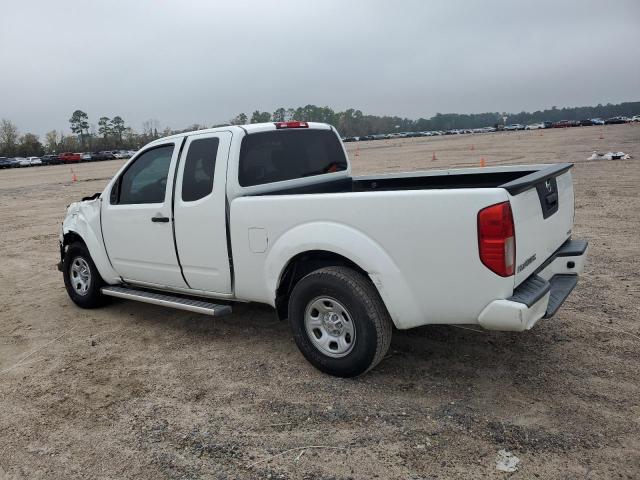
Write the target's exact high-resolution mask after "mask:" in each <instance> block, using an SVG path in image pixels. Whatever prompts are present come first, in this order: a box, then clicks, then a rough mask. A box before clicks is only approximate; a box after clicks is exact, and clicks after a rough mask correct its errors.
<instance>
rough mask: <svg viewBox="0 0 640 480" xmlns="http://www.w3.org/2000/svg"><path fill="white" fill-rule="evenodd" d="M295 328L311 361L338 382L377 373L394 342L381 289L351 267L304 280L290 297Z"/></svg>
mask: <svg viewBox="0 0 640 480" xmlns="http://www.w3.org/2000/svg"><path fill="white" fill-rule="evenodd" d="M289 323H290V325H291V329H292V331H293V337H294V340H295V342H296V344H297V345H298V348H299V349H300V351H301V352H302V354H303V355H304V356H305V358H306V359H307V360H308V361H309V362H310V363H311V364H312V365H313V366H315V367H316V368H317V369H318V370H320V371H322V372H324V373H328V374H330V375H335V376H338V377H355V376H357V375H361V374H363V373H365V372H367V371H368V370H370V369H372V368H373V367H375V366H376V365H377V364H378V363H379V362H380V361H381V360H382V358H383V357H384V355H385V354H386V353H387V351H388V349H389V344H390V343H391V330H392V323H391V318H390V317H389V313H388V312H387V309H386V307H385V305H384V303H383V302H382V299H381V298H380V296H379V294H378V292H377V290H376V289H375V288H374V286H373V285H372V284H371V282H370V281H369V279H368V278H366V277H365V276H364V275H362V274H361V273H359V272H356V271H355V270H353V269H351V268H347V267H326V268H322V269H320V270H316V271H314V272H311V273H310V274H308V275H307V276H305V277H304V278H302V279H301V280H300V281H299V282H298V283H297V284H296V286H295V287H294V289H293V291H292V292H291V296H290V298H289Z"/></svg>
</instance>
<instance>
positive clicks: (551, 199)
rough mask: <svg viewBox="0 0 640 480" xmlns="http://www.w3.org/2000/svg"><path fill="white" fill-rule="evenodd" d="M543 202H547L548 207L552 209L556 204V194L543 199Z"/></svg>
mask: <svg viewBox="0 0 640 480" xmlns="http://www.w3.org/2000/svg"><path fill="white" fill-rule="evenodd" d="M544 200H545V201H546V202H547V206H548V207H552V206H553V205H555V204H556V203H557V202H558V193H557V192H554V193H550V194H549V195H547V196H546V197H545V198H544Z"/></svg>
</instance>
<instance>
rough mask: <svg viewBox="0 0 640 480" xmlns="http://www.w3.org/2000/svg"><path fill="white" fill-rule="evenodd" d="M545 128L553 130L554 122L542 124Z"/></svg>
mask: <svg viewBox="0 0 640 480" xmlns="http://www.w3.org/2000/svg"><path fill="white" fill-rule="evenodd" d="M542 124H543V125H544V128H553V122H542Z"/></svg>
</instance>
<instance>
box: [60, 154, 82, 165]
mask: <svg viewBox="0 0 640 480" xmlns="http://www.w3.org/2000/svg"><path fill="white" fill-rule="evenodd" d="M58 160H60V161H62V162H63V163H80V161H81V160H82V155H81V154H79V153H71V152H64V153H61V154H60V155H58Z"/></svg>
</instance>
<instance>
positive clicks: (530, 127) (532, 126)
mask: <svg viewBox="0 0 640 480" xmlns="http://www.w3.org/2000/svg"><path fill="white" fill-rule="evenodd" d="M541 128H544V123H541V122H540V123H531V124H529V125H527V126H526V127H524V129H525V130H539V129H541Z"/></svg>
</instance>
